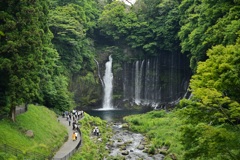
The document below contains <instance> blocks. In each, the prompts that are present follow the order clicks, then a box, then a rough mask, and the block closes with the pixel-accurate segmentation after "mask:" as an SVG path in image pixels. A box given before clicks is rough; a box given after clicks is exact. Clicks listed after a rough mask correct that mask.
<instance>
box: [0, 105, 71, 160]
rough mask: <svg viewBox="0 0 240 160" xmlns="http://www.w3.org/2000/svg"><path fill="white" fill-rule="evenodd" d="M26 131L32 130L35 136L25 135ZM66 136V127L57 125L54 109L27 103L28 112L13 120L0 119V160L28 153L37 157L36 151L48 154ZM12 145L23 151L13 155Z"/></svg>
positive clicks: (23, 155) (54, 149) (58, 145)
mask: <svg viewBox="0 0 240 160" xmlns="http://www.w3.org/2000/svg"><path fill="white" fill-rule="evenodd" d="M27 130H32V131H33V133H34V137H28V136H26V131H27ZM66 135H67V130H66V128H65V127H64V126H63V125H61V124H59V122H58V121H57V116H56V114H55V113H54V112H53V111H51V110H49V109H47V108H46V107H43V106H34V105H29V107H28V111H27V112H25V113H23V114H21V115H18V116H17V117H16V122H12V121H10V120H7V119H3V120H1V121H0V137H1V138H0V159H19V157H23V158H26V157H27V156H29V155H31V154H32V156H35V157H36V155H38V154H37V153H39V154H41V155H45V156H46V157H49V156H51V154H53V152H54V151H56V150H57V148H58V147H60V146H61V145H62V143H63V141H64V140H65V136H66ZM6 146H10V147H13V149H11V150H10V148H9V147H6ZM14 148H16V149H18V150H20V151H21V152H22V153H21V152H20V153H18V155H16V150H14ZM27 153H30V154H27ZM19 154H20V155H19ZM17 157H18V158H17Z"/></svg>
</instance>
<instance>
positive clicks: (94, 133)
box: [93, 127, 97, 136]
mask: <svg viewBox="0 0 240 160" xmlns="http://www.w3.org/2000/svg"><path fill="white" fill-rule="evenodd" d="M93 135H95V136H96V135H97V127H95V128H94V129H93Z"/></svg>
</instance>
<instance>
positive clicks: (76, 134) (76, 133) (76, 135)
mask: <svg viewBox="0 0 240 160" xmlns="http://www.w3.org/2000/svg"><path fill="white" fill-rule="evenodd" d="M77 137H78V132H75V138H76V140H77Z"/></svg>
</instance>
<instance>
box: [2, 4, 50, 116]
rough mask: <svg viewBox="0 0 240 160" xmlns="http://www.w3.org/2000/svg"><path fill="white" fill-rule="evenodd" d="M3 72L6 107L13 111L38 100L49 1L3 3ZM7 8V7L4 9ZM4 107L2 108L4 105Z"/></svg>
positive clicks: (4, 103) (3, 91) (3, 92)
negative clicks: (17, 107) (23, 104)
mask: <svg viewBox="0 0 240 160" xmlns="http://www.w3.org/2000/svg"><path fill="white" fill-rule="evenodd" d="M0 6H1V12H0V21H1V25H0V30H1V31H2V33H3V34H2V36H1V39H0V43H1V45H0V53H1V56H0V63H1V64H0V72H1V73H2V75H4V77H2V78H1V85H3V86H5V87H4V88H1V94H3V95H4V98H2V100H3V105H5V106H8V108H10V109H11V113H12V119H13V120H15V107H16V106H17V105H21V104H22V103H27V102H32V100H34V99H35V98H36V97H38V96H39V88H40V87H39V83H40V77H39V71H40V70H41V68H42V64H43V59H42V50H43V43H44V39H45V33H46V32H48V30H47V26H46V23H47V16H46V15H47V13H48V1H40V0H36V1H34V2H30V1H21V2H20V1H17V0H9V1H4V2H3V1H1V2H0ZM2 6H4V7H2ZM1 105H2V104H1Z"/></svg>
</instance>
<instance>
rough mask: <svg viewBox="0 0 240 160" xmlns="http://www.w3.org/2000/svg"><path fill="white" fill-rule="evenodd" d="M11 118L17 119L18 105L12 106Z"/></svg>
mask: <svg viewBox="0 0 240 160" xmlns="http://www.w3.org/2000/svg"><path fill="white" fill-rule="evenodd" d="M11 119H12V121H13V122H15V121H16V107H15V106H14V107H11Z"/></svg>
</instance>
